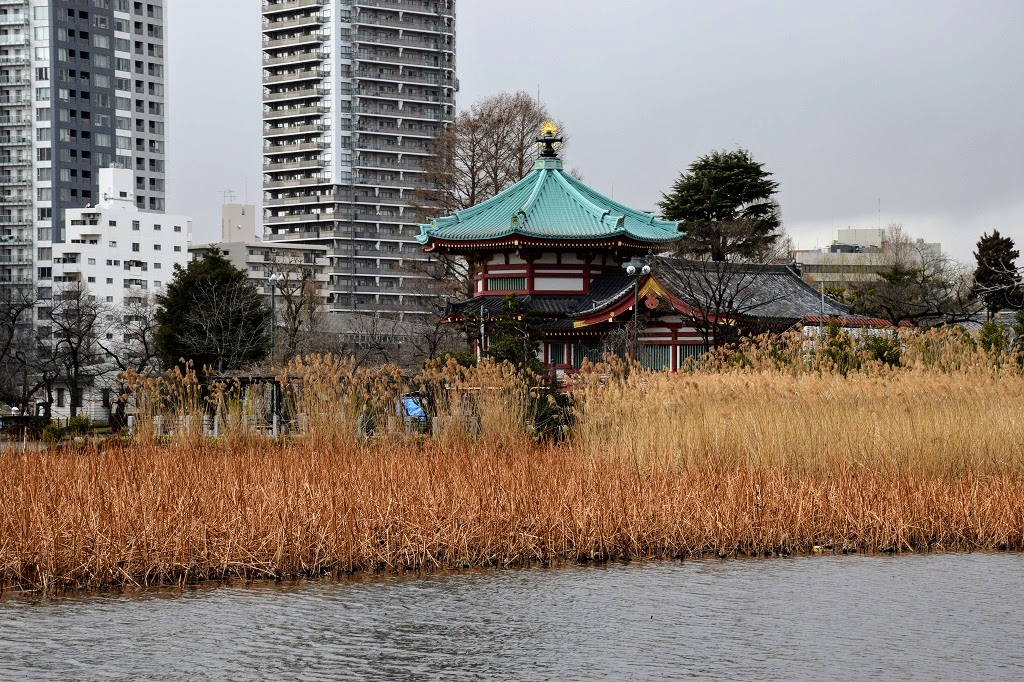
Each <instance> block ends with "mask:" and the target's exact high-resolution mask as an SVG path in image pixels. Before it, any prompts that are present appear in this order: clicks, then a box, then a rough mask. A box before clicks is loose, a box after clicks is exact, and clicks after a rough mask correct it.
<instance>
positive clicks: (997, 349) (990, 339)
mask: <svg viewBox="0 0 1024 682" xmlns="http://www.w3.org/2000/svg"><path fill="white" fill-rule="evenodd" d="M1009 342H1010V340H1009V338H1007V335H1006V330H1005V329H1003V328H1002V326H1000V325H999V324H997V323H995V322H993V321H992V320H989V321H988V322H986V323H985V324H983V325H981V331H980V332H978V345H979V346H981V347H982V348H983V349H984V350H985V352H986V353H991V354H992V355H1000V354H1002V353H1003V352H1005V351H1006V349H1007V347H1008V346H1009Z"/></svg>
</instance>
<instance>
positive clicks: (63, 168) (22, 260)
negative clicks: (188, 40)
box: [0, 0, 165, 292]
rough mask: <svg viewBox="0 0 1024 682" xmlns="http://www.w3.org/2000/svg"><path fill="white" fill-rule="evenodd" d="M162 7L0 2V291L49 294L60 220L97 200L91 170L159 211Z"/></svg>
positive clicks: (78, 0) (108, 1) (153, 2)
mask: <svg viewBox="0 0 1024 682" xmlns="http://www.w3.org/2000/svg"><path fill="white" fill-rule="evenodd" d="M164 6H165V0H144V1H141V2H137V1H135V0H0V286H4V285H10V284H19V283H21V284H34V285H36V286H38V288H39V290H40V291H43V292H45V291H49V290H52V287H53V285H54V284H55V283H56V284H59V283H60V280H59V279H58V277H65V276H66V275H60V276H55V274H54V268H53V260H54V257H55V254H54V246H55V245H56V246H59V245H61V244H63V243H65V241H66V240H67V239H68V232H67V223H66V215H65V213H66V211H68V210H69V209H75V208H85V207H89V206H96V205H97V204H99V203H101V202H102V201H103V199H104V198H103V197H102V196H101V194H100V192H101V189H100V178H99V171H100V169H102V168H108V167H111V166H117V167H120V168H123V169H130V170H131V171H133V173H134V183H135V184H134V188H133V189H134V197H133V198H134V201H135V206H136V208H138V209H141V210H146V211H158V212H159V211H163V210H164V191H165V188H164V182H165V168H164V135H165V131H164V106H165V99H164V85H165V83H164V45H165V41H164V26H165V19H164ZM58 251H60V249H59V248H58Z"/></svg>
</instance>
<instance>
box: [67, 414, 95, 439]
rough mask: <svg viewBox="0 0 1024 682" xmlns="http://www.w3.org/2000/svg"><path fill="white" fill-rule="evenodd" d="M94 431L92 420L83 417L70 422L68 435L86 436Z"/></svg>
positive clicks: (73, 418)
mask: <svg viewBox="0 0 1024 682" xmlns="http://www.w3.org/2000/svg"><path fill="white" fill-rule="evenodd" d="M91 429H92V420H91V419H89V418H88V417H83V416H81V415H79V416H77V417H72V418H71V419H69V420H68V428H67V433H68V435H69V436H84V435H86V434H88V433H89V431H90V430H91Z"/></svg>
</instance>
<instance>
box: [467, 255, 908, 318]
mask: <svg viewBox="0 0 1024 682" xmlns="http://www.w3.org/2000/svg"><path fill="white" fill-rule="evenodd" d="M649 264H650V266H651V277H652V278H653V279H654V281H655V282H656V283H657V284H659V285H660V286H661V287H662V288H664V289H665V291H666V292H668V293H670V294H671V295H673V296H674V297H676V298H678V299H680V300H681V301H685V302H686V303H689V304H690V305H693V306H694V307H697V308H699V307H700V301H698V300H696V299H697V298H699V295H698V294H695V292H697V291H699V285H698V283H699V282H702V281H703V282H706V281H707V280H708V278H709V275H707V274H702V272H703V273H706V272H707V270H704V269H705V268H712V267H724V268H729V270H728V271H729V273H730V274H729V276H722V277H721V280H720V281H721V283H722V284H721V285H722V286H724V287H725V288H726V289H729V290H730V292H729V294H730V295H731V296H732V297H733V300H734V301H735V304H734V305H735V309H734V311H733V314H736V315H738V316H740V317H745V318H757V319H760V320H763V321H772V322H773V324H774V323H784V324H785V325H787V326H788V325H790V324H794V323H796V322H800V321H803V322H804V323H807V324H817V323H818V321H819V319H821V317H820V315H821V312H822V298H821V293H820V292H818V291H817V290H815V289H814V287H812V286H810V285H809V284H807V283H806V282H804V281H803V279H801V278H800V275H798V274H797V273H796V271H795V270H793V269H792V268H790V267H789V266H785V265H753V266H749V265H747V266H744V265H740V266H734V265H725V266H711V265H707V264H698V263H692V262H688V261H684V260H681V259H679V258H676V257H674V256H656V257H654V258H652V259H651V260H650V261H649ZM712 272H714V271H712ZM712 277H713V276H712ZM633 282H634V278H632V277H629V276H628V275H626V274H625V273H619V272H607V273H605V274H603V275H601V276H599V277H597V278H596V279H594V280H593V281H592V282H591V283H590V292H589V293H587V294H579V295H577V296H566V295H532V296H531V295H525V296H520V297H519V303H520V305H521V306H522V309H523V310H531V311H534V312H536V313H537V314H538V315H539V316H540V317H542V318H546V320H547V321H546V322H545V323H544V327H545V328H547V329H563V328H570V327H571V320H572V319H580V318H584V317H588V316H591V315H594V314H596V313H599V312H601V311H603V310H606V309H608V308H611V307H613V306H615V305H616V304H617V303H620V302H622V301H623V300H624V299H625V298H626V297H627V296H628V297H632V289H633ZM501 301H502V297H501V296H477V297H476V298H473V299H470V300H468V301H464V302H462V303H457V304H454V305H453V306H452V307H451V308H450V310H449V313H450V314H454V315H458V314H462V313H463V312H469V313H472V314H476V313H478V312H479V311H480V308H481V306H483V310H484V312H485V313H486V314H488V315H496V314H498V312H499V311H500V309H501ZM630 303H632V298H630ZM824 312H825V317H824V321H826V322H827V321H828V320H832V319H834V320H836V321H838V322H839V323H840V324H841V325H842V326H844V327H885V326H889V323H888V322H887V321H885V320H882V319H878V318H873V317H866V316H863V315H854V314H853V313H852V311H851V309H850V308H849V307H848V306H845V305H843V304H841V303H839V302H838V301H836V300H834V299H832V298H829V297H828V296H825V299H824Z"/></svg>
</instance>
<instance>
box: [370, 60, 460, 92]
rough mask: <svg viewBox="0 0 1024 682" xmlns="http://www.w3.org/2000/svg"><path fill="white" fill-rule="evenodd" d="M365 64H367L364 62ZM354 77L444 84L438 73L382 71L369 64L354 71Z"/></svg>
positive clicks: (395, 81) (393, 81)
mask: <svg viewBox="0 0 1024 682" xmlns="http://www.w3.org/2000/svg"><path fill="white" fill-rule="evenodd" d="M364 64H367V63H366V62H364ZM352 77H353V78H355V79H357V80H375V81H386V82H389V83H427V84H429V85H437V86H440V85H442V83H441V80H442V79H441V77H440V76H438V75H437V74H436V73H424V74H419V75H415V76H414V75H412V74H408V73H398V72H395V73H382V72H380V71H376V70H374V69H372V68H370V67H369V66H362V67H360V68H358V69H355V70H354V71H353V72H352Z"/></svg>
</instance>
